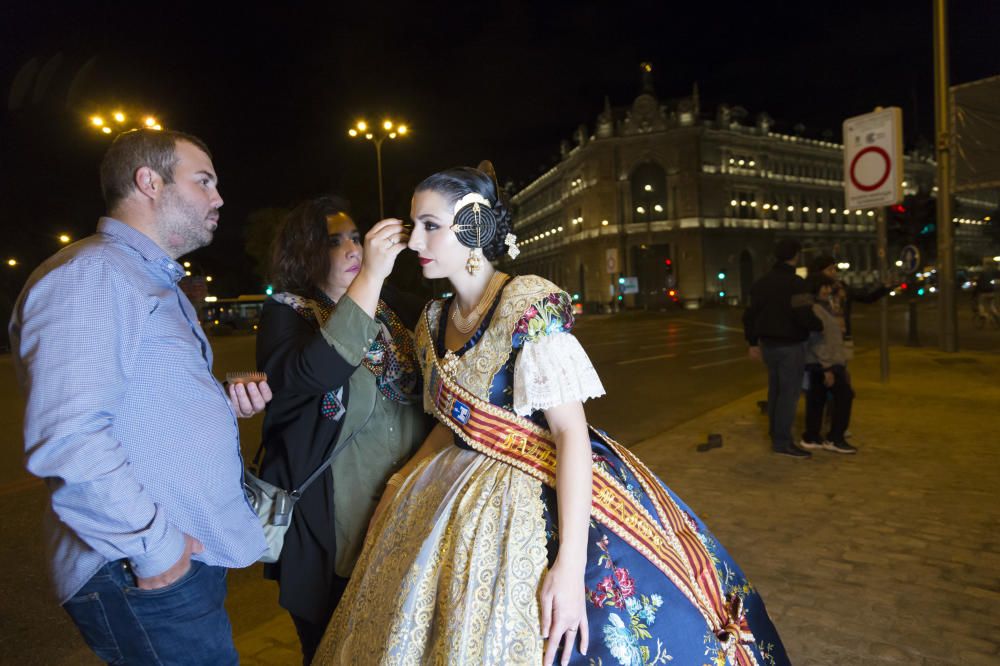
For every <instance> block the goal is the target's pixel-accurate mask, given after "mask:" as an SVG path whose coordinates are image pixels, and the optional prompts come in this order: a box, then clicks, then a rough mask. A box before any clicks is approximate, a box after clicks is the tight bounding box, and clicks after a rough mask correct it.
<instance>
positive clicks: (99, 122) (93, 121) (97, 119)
mask: <svg viewBox="0 0 1000 666" xmlns="http://www.w3.org/2000/svg"><path fill="white" fill-rule="evenodd" d="M90 123H91V124H92V125H93V126H94V127H100V126H101V125H103V124H104V118H101V117H100V116H91V117H90Z"/></svg>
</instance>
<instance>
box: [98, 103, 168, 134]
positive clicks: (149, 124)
mask: <svg viewBox="0 0 1000 666" xmlns="http://www.w3.org/2000/svg"><path fill="white" fill-rule="evenodd" d="M108 118H110V119H111V120H108ZM112 120H113V121H114V122H113V123H112V122H111V121H112ZM112 125H115V126H114V127H112ZM90 127H91V128H92V129H94V130H95V131H98V132H100V133H101V134H107V135H112V134H115V135H117V134H119V133H121V132H125V131H128V130H131V129H139V128H145V129H152V130H162V129H163V125H162V124H160V121H159V120H157V119H156V116H153V115H150V114H145V115H143V114H141V113H138V112H132V111H128V110H127V109H122V108H121V107H118V108H115V109H114V111H111V112H110V113H95V114H93V115H92V116H90Z"/></svg>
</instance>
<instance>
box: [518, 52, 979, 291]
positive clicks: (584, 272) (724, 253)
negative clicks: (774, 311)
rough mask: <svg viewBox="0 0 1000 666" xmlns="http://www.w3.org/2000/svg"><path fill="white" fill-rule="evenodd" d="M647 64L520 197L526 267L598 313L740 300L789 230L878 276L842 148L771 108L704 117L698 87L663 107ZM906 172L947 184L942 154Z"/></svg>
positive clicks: (855, 270) (863, 276)
mask: <svg viewBox="0 0 1000 666" xmlns="http://www.w3.org/2000/svg"><path fill="white" fill-rule="evenodd" d="M650 72H651V70H644V82H643V90H642V92H641V93H640V94H639V96H638V97H636V98H635V100H634V101H633V102H632V104H631V106H630V107H627V108H623V109H613V108H612V107H611V105H610V103H609V102H608V101H607V100H605V108H604V110H603V111H602V113H601V114H600V115H599V116H598V117H597V120H596V123H595V127H594V132H593V134H592V135H588V132H587V131H586V128H585V127H582V126H581V128H580V129H578V130H577V132H576V136H575V139H576V141H575V146H573V147H572V148H571V147H569V146H568V145H567V144H564V145H563V151H562V152H563V154H562V159H561V160H560V161H559V163H558V164H556V166H554V167H552V168H551V169H550V170H549V171H548V172H546V173H544V174H543V175H541V176H540V177H538V178H537V179H536V180H534V181H533V182H531V183H530V184H528V185H527V186H526V187H524V188H523V189H521V190H520V191H518V192H517V193H516V194H515V195H514V197H513V202H514V204H515V206H516V215H515V233H516V235H517V237H518V239H519V243H520V245H521V250H522V254H521V256H520V257H519V258H518V261H517V271H518V272H520V273H537V274H539V275H542V276H544V277H546V278H548V279H550V280H552V281H554V282H556V283H557V284H560V285H562V286H563V287H564V288H565V289H566V290H567V291H569V292H570V293H572V294H574V296H575V298H576V299H577V300H578V301H579V302H582V303H583V304H584V306H585V307H586V308H587V309H589V310H600V309H605V308H607V307H608V306H609V305H610V304H611V303H613V302H618V303H619V304H620V305H624V306H629V307H632V306H640V307H647V308H659V307H663V306H666V305H668V304H670V303H673V302H679V303H681V302H682V303H684V304H686V305H688V306H689V307H697V306H699V305H702V304H705V303H712V302H720V301H721V302H726V303H730V304H740V303H744V302H745V301H746V299H747V293H748V290H749V287H750V284H751V283H752V282H753V280H754V279H756V278H757V277H759V276H760V275H761V274H762V273H764V272H765V271H766V270H768V269H769V268H770V265H771V263H772V261H773V259H772V256H771V252H772V248H773V247H774V244H775V242H776V241H777V240H779V239H780V238H782V237H788V236H791V237H794V238H797V239H799V240H800V241H801V242H802V244H803V247H804V250H805V257H806V260H808V257H809V256H811V255H815V254H817V253H820V252H828V253H831V254H833V255H834V256H836V257H838V258H839V259H841V261H844V262H848V263H849V264H850V269H848V270H847V271H846V276H847V279H848V280H849V281H851V282H853V283H858V284H862V283H868V282H872V281H874V280H875V279H877V275H876V268H877V263H876V249H875V244H876V240H875V239H876V237H875V212H874V211H871V210H850V211H845V210H844V208H843V202H844V188H843V180H842V179H843V146H842V145H840V144H838V143H835V142H833V141H829V140H815V139H809V138H805V137H802V136H798V135H786V134H780V133H777V132H775V131H773V130H772V127H771V125H772V121H771V119H770V118H769V117H768V116H767V114H759V115H758V116H757V117H756V118H755V119H754V120H753V122H749V121H748V119H747V113H746V111H745V110H743V109H742V108H740V107H735V108H729V107H726V106H721V107H719V108H718V109H717V111H716V113H715V114H714V116H712V117H706V115H705V114H702V112H701V109H700V108H699V99H698V91H697V87H695V89H694V91H693V92H692V95H691V96H689V97H686V98H683V99H680V100H675V101H672V102H662V101H660V100H659V99H657V97H656V96H655V94H654V93H653V90H652V85H651V79H650V76H651V74H650ZM905 171H906V175H905V182H904V188H905V189H906V191H907V193H908V194H916V193H917V192H920V191H923V192H927V193H931V192H933V191H934V190H936V188H934V177H935V166H934V163H933V161H932V160H931V159H929V158H927V157H920V156H917V155H910V156H908V157H907V158H906V164H905ZM992 205H993V206H994V207H995V205H996V204H995V202H993V204H992ZM967 208H968V207H967ZM979 208H982V210H978V209H977V207H976V205H973V206H972V208H971V209H969V210H966V214H967V215H968V216H969V220H970V223H969V225H962V224H960V225H959V227H958V229H957V233H956V238H957V241H958V243H959V245H961V244H962V243H966V244H973V243H976V242H978V240H977V239H978V238H979V237H980V236H981V235H982V230H981V229H980V228H978V227H974V226H971V223H972V221H973V219H974V218H977V216H978V218H981V217H982V216H983V215H985V214H986V211H988V210H989V208H988V206H987V204H986V203H984V204H983V205H982V206H979ZM960 209H961V206H960V205H959V206H958V208H956V210H960ZM621 278H637V281H638V293H635V294H628V295H624V296H623V297H622V298H621V299H619V298H618V297H619V294H620V292H621V291H622V288H623V286H631V284H632V283H633V281H632V280H628V279H626V282H625V283H624V284H623V285H620V281H621ZM671 292H673V293H671Z"/></svg>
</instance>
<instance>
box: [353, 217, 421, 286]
mask: <svg viewBox="0 0 1000 666" xmlns="http://www.w3.org/2000/svg"><path fill="white" fill-rule="evenodd" d="M409 240H410V232H409V231H407V230H406V229H405V228H404V227H403V221H402V220H397V219H395V218H388V219H385V220H382V221H381V222H379V223H377V224H376V225H375V226H374V227H372V228H371V230H370V231H369V232H368V233H367V234H365V256H364V259H363V260H362V263H361V272H362V274H365V275H367V276H369V277H370V278H372V279H374V280H378V281H379V282H382V281H383V280H385V279H386V278H387V277H389V273H391V272H392V267H393V265H394V264H395V263H396V257H398V256H399V253H400V252H402V251H403V250H405V249H406V244H407V242H409Z"/></svg>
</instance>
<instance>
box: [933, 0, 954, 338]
mask: <svg viewBox="0 0 1000 666" xmlns="http://www.w3.org/2000/svg"><path fill="white" fill-rule="evenodd" d="M948 95H949V92H948V8H947V0H934V133H935V134H936V135H937V136H936V138H937V186H938V195H937V246H938V247H937V254H938V258H937V266H938V287H939V290H940V291H939V295H938V308H939V309H940V313H939V314H940V318H941V351H946V352H956V351H958V310H957V307H956V302H955V301H956V298H955V297H956V292H957V285H956V279H955V227H954V222H952V219H951V133H950V127H949V125H950V124H951V123H950V120H951V109H950V108H949V106H950V105H949V99H948Z"/></svg>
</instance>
